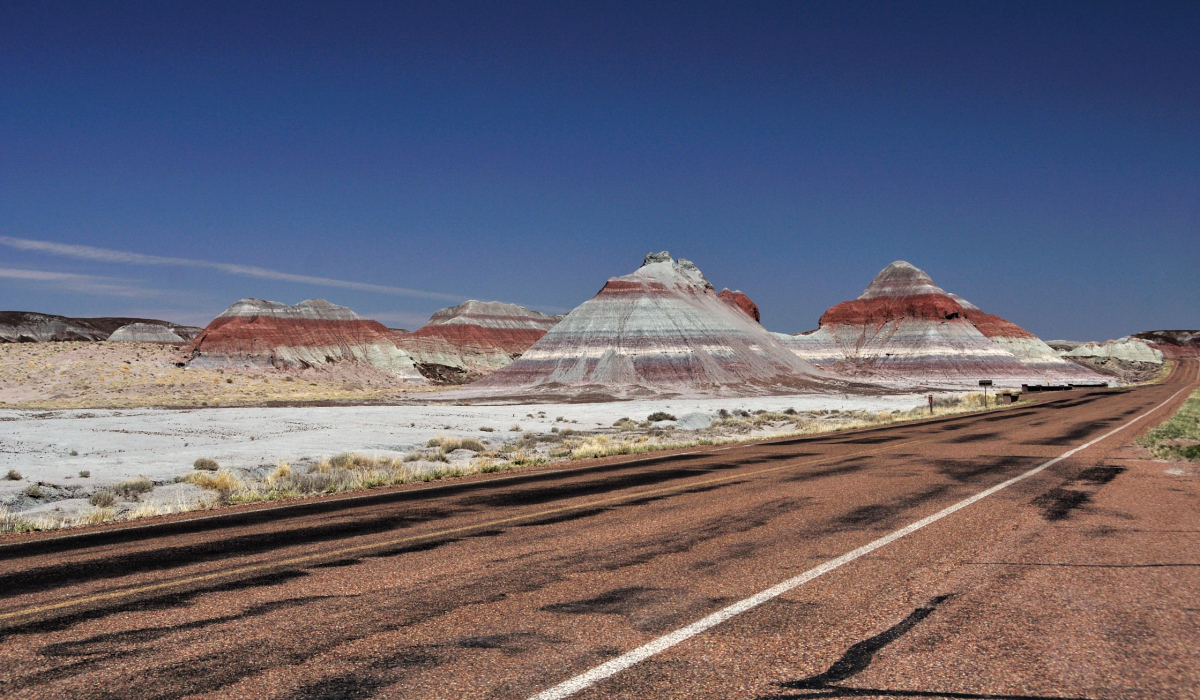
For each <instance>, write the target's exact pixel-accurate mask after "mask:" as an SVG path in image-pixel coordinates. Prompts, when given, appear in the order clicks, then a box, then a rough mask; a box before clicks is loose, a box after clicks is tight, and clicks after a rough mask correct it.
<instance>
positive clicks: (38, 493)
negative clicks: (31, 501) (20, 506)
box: [21, 484, 46, 500]
mask: <svg viewBox="0 0 1200 700" xmlns="http://www.w3.org/2000/svg"><path fill="white" fill-rule="evenodd" d="M21 493H23V494H25V495H26V496H28V497H29V498H36V499H38V500H41V499H43V498H45V497H46V492H45V491H43V490H42V487H41V486H39V485H38V484H30V485H29V486H27V487H26V488H25V490H24V491H22V492H21Z"/></svg>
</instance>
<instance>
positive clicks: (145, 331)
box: [108, 323, 186, 343]
mask: <svg viewBox="0 0 1200 700" xmlns="http://www.w3.org/2000/svg"><path fill="white" fill-rule="evenodd" d="M108 342H110V343H183V342H186V340H185V339H184V338H183V337H182V336H180V335H179V334H178V333H176V332H175V331H173V330H171V329H170V328H167V327H166V326H155V325H152V324H149V323H131V324H129V325H127V326H121V327H120V328H118V329H117V330H115V331H113V334H112V335H110V336H108Z"/></svg>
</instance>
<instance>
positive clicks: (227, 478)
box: [187, 469, 245, 494]
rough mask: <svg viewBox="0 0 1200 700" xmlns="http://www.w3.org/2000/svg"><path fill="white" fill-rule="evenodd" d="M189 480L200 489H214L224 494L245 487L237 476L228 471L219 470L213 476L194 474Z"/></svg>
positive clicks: (200, 473) (188, 477)
mask: <svg viewBox="0 0 1200 700" xmlns="http://www.w3.org/2000/svg"><path fill="white" fill-rule="evenodd" d="M187 480H188V481H189V482H190V483H193V484H195V485H197V486H199V487H200V488H205V489H212V490H213V491H219V492H221V493H224V494H228V493H231V492H233V491H234V490H236V489H239V488H242V487H243V486H244V485H245V484H244V483H243V482H242V480H241V478H239V477H238V475H237V474H234V473H233V472H231V471H229V470H228V469H218V470H217V471H216V472H213V473H212V474H206V473H203V472H192V473H191V474H188V475H187Z"/></svg>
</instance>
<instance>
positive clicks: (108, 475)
mask: <svg viewBox="0 0 1200 700" xmlns="http://www.w3.org/2000/svg"><path fill="white" fill-rule="evenodd" d="M180 359H181V355H180V351H179V349H178V348H175V347H172V346H163V345H153V344H141V343H28V344H15V345H0V401H3V402H4V403H3V404H0V477H2V476H3V475H4V474H7V473H8V472H10V470H11V471H12V472H15V474H19V477H20V478H14V479H3V478H0V509H4V510H5V511H6V512H7V515H8V516H10V517H11V516H13V515H14V514H16V515H20V516H22V517H35V516H45V517H46V518H49V519H50V520H54V519H57V520H59V521H63V522H66V521H69V520H71V519H72V518H78V517H79V516H80V515H81V514H84V513H88V512H91V511H94V510H95V508H93V507H92V505H90V504H89V502H88V499H89V497H90V496H92V495H93V494H94V493H96V492H97V491H110V490H112V489H113V487H114V486H115V485H117V484H120V483H122V482H125V481H127V480H130V479H135V478H138V477H145V478H147V479H149V480H150V481H151V482H153V484H154V488H153V490H152V491H150V492H149V493H145V494H140V495H137V496H135V497H132V498H129V499H126V501H128V502H122V503H118V505H117V506H116V510H115V511H112V512H106V513H107V515H106V517H108V516H112V515H113V514H114V513H115V514H118V515H122V517H130V514H132V513H134V512H138V513H139V514H140V515H150V514H154V513H158V512H170V511H174V510H187V509H191V508H194V507H197V506H200V505H211V504H215V503H216V501H215V500H214V498H215V497H214V494H213V492H212V491H211V490H206V489H203V488H201V487H199V486H197V485H195V484H192V483H186V482H181V481H180V479H182V478H184V477H186V476H187V475H189V474H192V473H193V464H194V462H195V461H196V460H197V459H200V458H207V459H213V460H216V461H217V463H218V464H219V465H220V466H221V467H222V468H223V469H226V470H229V471H230V472H231V473H233V474H235V475H237V476H238V477H240V478H243V479H247V480H254V479H259V480H261V479H264V478H266V477H267V475H268V474H270V473H271V472H272V470H275V469H277V467H278V465H279V464H280V463H287V464H289V465H292V466H293V467H294V468H296V469H299V470H303V469H312V468H314V465H318V464H319V463H321V462H322V460H328V459H329V458H330V457H332V456H334V455H338V454H342V453H358V454H364V455H371V456H374V457H382V458H392V459H396V460H400V459H402V458H404V457H405V456H408V457H409V458H410V460H412V461H411V462H406V463H405V465H406V467H405V468H406V469H411V470H415V471H420V470H422V469H425V470H439V469H444V468H446V466H447V465H450V466H454V465H460V466H463V467H464V468H465V467H466V465H467V464H468V463H473V462H472V460H474V459H476V458H477V457H480V456H484V457H488V458H496V459H501V460H504V459H509V460H511V461H512V462H514V463H517V462H518V460H512V458H511V454H512V451H513V450H514V449H515V447H514V446H515V445H519V446H520V447H521V450H522V451H521V456H522V458H523V459H524V460H543V459H564V457H563V453H564V452H565V451H570V450H571V448H572V447H575V448H578V446H579V444H580V441H586V440H589V439H592V440H602V441H607V440H609V439H610V437H611V439H613V440H617V441H626V442H635V443H637V445H638V446H639V448H638V449H648V448H650V447H651V446H653V445H659V444H663V445H669V444H694V443H696V442H699V441H707V442H720V441H726V440H732V439H751V438H759V437H766V436H770V435H773V434H787V433H790V432H795V431H796V430H798V429H814V430H824V429H831V428H836V427H844V426H849V425H855V424H861V422H862V421H863V420H864V419H865V420H876V419H877V417H878V416H879V415H880V414H884V413H886V414H894V413H898V412H906V411H911V410H913V409H916V408H918V407H920V406H923V405H924V403H925V397H924V395H922V394H913V393H895V394H891V395H886V396H874V397H872V396H859V395H849V394H805V395H794V396H761V397H753V398H705V397H692V398H678V397H675V398H664V399H639V400H633V401H610V402H604V403H565V404H564V403H522V404H508V405H478V404H475V405H458V404H462V403H464V402H462V401H452V400H451V399H453V398H454V396H455V394H454V393H451V392H446V391H443V390H440V389H431V388H429V387H414V386H412V385H410V384H406V383H404V382H400V381H397V380H394V379H391V378H389V377H388V376H387V375H384V374H383V373H376V372H374V371H372V370H370V369H367V370H361V369H346V368H338V369H335V370H304V371H302V372H280V371H278V370H274V369H269V368H268V369H261V368H260V369H239V370H225V371H218V370H204V369H194V368H181V367H178V366H176V362H177V361H178V360H180ZM659 411H662V412H665V413H668V414H671V415H673V416H675V417H677V418H683V417H685V416H690V418H689V420H688V421H686V422H685V423H679V424H677V423H676V422H675V421H669V420H668V421H659V422H656V423H654V424H650V423H647V422H646V419H647V418H648V417H649V416H650V415H651V414H653V413H655V412H659ZM721 411H725V412H727V414H728V416H729V419H728V420H725V421H717V423H716V424H715V425H713V426H712V427H706V426H708V425H709V423H710V421H713V419H716V418H718V417H719V415H720V412H721ZM785 411H786V412H788V413H786V414H785V413H784V412H785ZM764 412H765V413H766V416H765V417H764V418H770V417H771V416H774V418H772V419H771V420H764V419H763V418H760V419H759V420H757V421H755V420H754V419H755V415H754V414H756V413H758V414H760V415H761V414H763V413H764ZM739 416H741V417H739ZM622 418H629V419H631V420H632V421H633V422H632V423H629V424H624V425H622V426H621V427H613V424H614V423H615V422H617V421H618V420H620V419H622ZM697 428H699V429H697ZM570 433H573V434H574V435H573V436H572V437H571V438H570V439H564V436H565V435H568V434H570ZM437 437H452V438H474V439H477V440H479V441H480V444H481V445H482V447H483V450H482V451H480V450H473V451H472V450H457V451H453V452H451V453H449V454H445V455H443V456H444V457H445V459H441V460H439V459H435V458H434V457H433V455H432V453H430V451H429V450H428V449H426V444H427V443H428V441H429V440H430V439H431V438H437ZM589 444H590V443H589ZM610 444H611V443H608V442H605V443H604V445H610ZM506 445H507V447H506ZM422 450H424V451H423V452H422ZM556 450H557V452H556ZM443 452H444V451H443ZM578 452H579V450H578V449H576V453H578ZM418 453H419V454H418ZM417 457H421V459H417ZM426 457H428V458H429V459H425V458H426ZM565 458H569V457H565ZM446 460H448V461H446ZM505 464H506V466H510V465H508V464H507V463H505ZM81 473H86V474H87V476H86V477H85V476H81ZM34 486H36V487H37V489H35V490H33V491H32V493H33V495H31V487H34ZM39 491H40V496H38V495H37V494H38V492H39ZM50 520H47V521H46V522H50Z"/></svg>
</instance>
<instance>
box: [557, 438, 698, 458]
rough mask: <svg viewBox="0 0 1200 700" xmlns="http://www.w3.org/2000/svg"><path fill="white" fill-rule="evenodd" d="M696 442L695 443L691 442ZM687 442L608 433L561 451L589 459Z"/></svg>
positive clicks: (641, 452)
mask: <svg viewBox="0 0 1200 700" xmlns="http://www.w3.org/2000/svg"><path fill="white" fill-rule="evenodd" d="M690 444H695V443H690ZM686 446H687V444H685V443H665V442H660V441H657V440H651V439H650V437H649V436H645V435H643V436H639V437H637V438H633V439H630V440H615V439H613V438H611V437H609V436H608V435H595V436H592V437H589V438H586V439H584V440H582V441H579V442H574V443H572V444H571V445H569V451H568V452H564V453H560V454H562V455H563V456H570V458H571V459H587V458H589V457H612V456H614V455H634V454H645V453H647V452H654V451H657V450H670V449H674V448H677V447H686Z"/></svg>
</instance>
